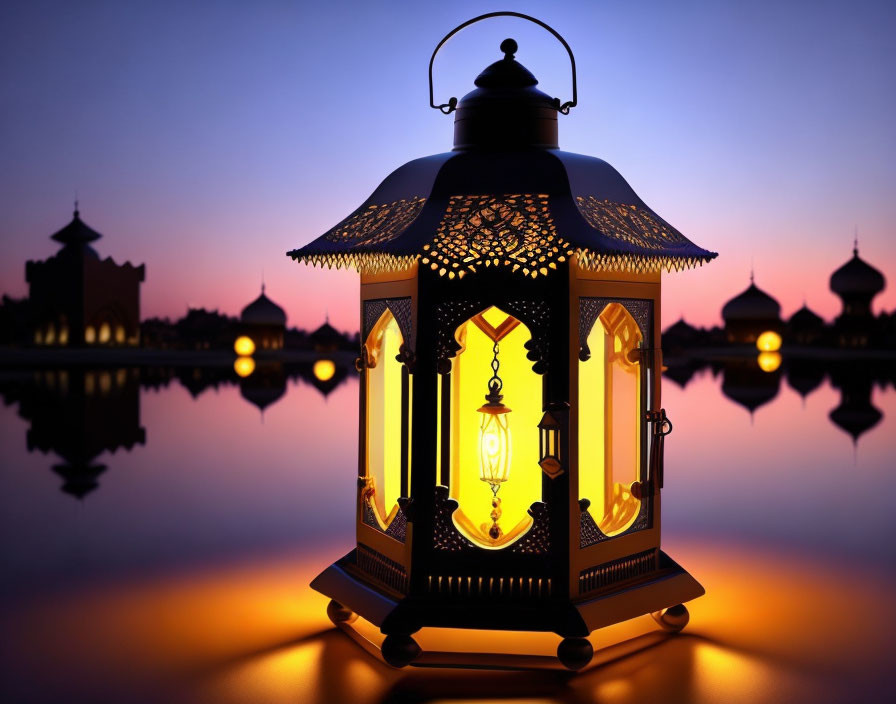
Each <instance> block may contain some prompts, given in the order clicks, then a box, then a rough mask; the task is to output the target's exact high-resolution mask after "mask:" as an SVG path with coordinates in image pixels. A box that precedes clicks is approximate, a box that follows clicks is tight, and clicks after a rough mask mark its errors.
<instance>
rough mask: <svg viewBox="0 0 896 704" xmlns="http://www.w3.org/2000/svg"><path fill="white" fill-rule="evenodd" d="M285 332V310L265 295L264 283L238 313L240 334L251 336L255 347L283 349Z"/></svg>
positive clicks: (259, 348)
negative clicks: (256, 296)
mask: <svg viewBox="0 0 896 704" xmlns="http://www.w3.org/2000/svg"><path fill="white" fill-rule="evenodd" d="M285 333H286V312H285V311H284V310H283V309H282V308H281V307H280V306H278V305H277V304H276V303H274V302H273V301H272V300H271V299H270V298H268V297H267V296H266V295H265V292H264V284H262V285H261V295H260V296H258V298H256V299H255V300H254V301H252V302H251V303H250V304H249V305H247V306H246V307H245V308H243V312H242V313H240V334H241V335H246V336H248V337H250V338H252V341H253V342H254V343H255V349H258V350H280V349H283V338H284V335H285Z"/></svg>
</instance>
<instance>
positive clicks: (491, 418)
mask: <svg viewBox="0 0 896 704" xmlns="http://www.w3.org/2000/svg"><path fill="white" fill-rule="evenodd" d="M479 412H480V413H481V414H482V423H481V424H480V426H479V478H480V479H481V480H482V481H484V482H487V483H488V484H489V485H490V486H491V487H492V491H494V492H495V493H497V491H498V487H499V486H501V484H502V483H503V482H506V481H507V480H508V478H509V477H510V409H509V408H507V406H504V405H503V404H497V405H491V404H488V405H485V406H483V407H482V408H480V409H479Z"/></svg>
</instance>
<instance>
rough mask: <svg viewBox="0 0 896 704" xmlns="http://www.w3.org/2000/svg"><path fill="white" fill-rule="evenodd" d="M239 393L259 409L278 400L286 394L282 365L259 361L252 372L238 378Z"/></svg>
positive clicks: (263, 408) (284, 374)
mask: <svg viewBox="0 0 896 704" xmlns="http://www.w3.org/2000/svg"><path fill="white" fill-rule="evenodd" d="M239 383H240V395H241V396H242V397H243V398H244V399H246V400H247V401H248V402H249V403H251V404H252V405H253V406H256V407H257V408H258V409H259V410H261V411H264V410H265V409H266V408H267V407H268V406H271V405H272V404H274V403H276V402H277V401H279V400H280V399H281V398H283V396H284V394H286V373H285V372H284V370H283V365H282V364H280V363H279V362H277V363H268V364H265V363H259V364H258V365H257V366H256V367H255V370H254V372H253V373H252V374H251V375H249V376H246V377H243V378H241V379H240V382H239Z"/></svg>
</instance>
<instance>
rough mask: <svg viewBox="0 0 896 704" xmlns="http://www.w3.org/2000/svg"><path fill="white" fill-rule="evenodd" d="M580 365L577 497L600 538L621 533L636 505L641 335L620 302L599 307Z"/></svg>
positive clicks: (637, 508) (634, 515) (633, 515)
mask: <svg viewBox="0 0 896 704" xmlns="http://www.w3.org/2000/svg"><path fill="white" fill-rule="evenodd" d="M587 344H588V348H589V350H590V351H591V357H590V358H589V359H588V360H587V361H584V362H581V361H580V362H579V394H578V396H579V433H578V434H579V443H578V447H579V496H580V497H582V498H585V499H588V501H589V502H590V505H589V506H588V509H587V510H588V511H589V512H590V513H591V517H592V518H593V519H594V521H595V523H597V525H598V527H599V528H600V530H601V532H602V533H604V535H608V536H613V535H619V534H620V533H623V532H625V531H626V530H628V528H630V527H631V525H632V524H633V523H634V522H635V519H636V518H637V517H638V513H639V511H640V508H641V500H640V499H638V498H636V497H635V496H634V495H633V494H632V484H633V483H634V482H637V481H639V479H640V467H641V415H642V409H641V374H642V369H641V359H640V350H639V348H640V346H641V344H642V335H641V331H640V329H639V328H638V324H637V323H636V322H635V320H634V318H632V316H631V314H630V313H629V312H628V311H627V310H626V309H625V307H624V306H623V305H622V304H620V303H610V304H609V305H607V306H606V308H604V310H603V312H602V313H601V314H600V316H599V317H598V319H597V322H596V323H595V325H594V327H593V328H592V330H591V333H590V334H589V336H588V341H587Z"/></svg>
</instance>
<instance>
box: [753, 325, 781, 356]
mask: <svg viewBox="0 0 896 704" xmlns="http://www.w3.org/2000/svg"><path fill="white" fill-rule="evenodd" d="M756 349H757V350H759V351H760V352H777V351H778V350H779V349H781V336H780V335H779V334H778V333H776V332H775V331H774V330H766V331H765V332H764V333H762V334H761V335H760V336H759V337H757V338H756Z"/></svg>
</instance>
